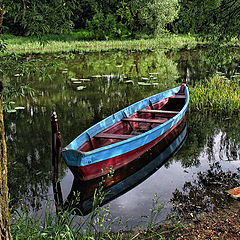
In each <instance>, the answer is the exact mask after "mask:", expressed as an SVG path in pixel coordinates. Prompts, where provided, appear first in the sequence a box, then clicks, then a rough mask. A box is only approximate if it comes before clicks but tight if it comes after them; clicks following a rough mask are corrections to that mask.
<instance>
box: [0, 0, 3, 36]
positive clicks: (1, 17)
mask: <svg viewBox="0 0 240 240" xmlns="http://www.w3.org/2000/svg"><path fill="white" fill-rule="evenodd" d="M2 23H3V9H2V3H1V0H0V34H1V33H2Z"/></svg>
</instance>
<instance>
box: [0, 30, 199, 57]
mask: <svg viewBox="0 0 240 240" xmlns="http://www.w3.org/2000/svg"><path fill="white" fill-rule="evenodd" d="M2 38H3V39H4V40H5V42H6V43H7V49H6V51H5V54H10V53H21V54H26V53H56V52H74V51H75V52H92V51H110V50H154V49H158V48H162V49H165V48H166V49H170V48H183V47H194V46H196V44H197V41H196V40H195V38H194V37H193V36H191V35H174V34H168V35H163V36H161V37H157V38H154V39H141V40H108V41H95V40H91V41H83V40H78V38H76V37H75V35H74V34H69V35H67V36H66V34H65V35H58V36H56V35H47V36H45V37H44V41H43V43H44V44H43V45H42V44H41V43H40V41H39V39H37V38H34V37H19V36H13V35H9V34H5V35H4V34H3V35H2Z"/></svg>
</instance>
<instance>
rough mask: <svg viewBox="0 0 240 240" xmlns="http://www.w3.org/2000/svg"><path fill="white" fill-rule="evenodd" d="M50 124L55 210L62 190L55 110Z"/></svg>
mask: <svg viewBox="0 0 240 240" xmlns="http://www.w3.org/2000/svg"><path fill="white" fill-rule="evenodd" d="M51 125H52V172H53V178H52V179H53V192H54V199H55V203H56V210H57V211H58V209H59V207H61V204H62V203H63V198H62V190H61V185H60V175H61V151H62V137H61V134H60V131H59V124H58V118H57V114H56V112H53V114H52V117H51Z"/></svg>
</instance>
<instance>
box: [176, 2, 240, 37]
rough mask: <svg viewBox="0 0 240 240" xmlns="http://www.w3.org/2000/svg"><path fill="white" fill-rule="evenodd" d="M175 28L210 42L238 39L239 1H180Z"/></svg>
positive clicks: (239, 21) (239, 25) (239, 23)
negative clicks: (198, 35)
mask: <svg viewBox="0 0 240 240" xmlns="http://www.w3.org/2000/svg"><path fill="white" fill-rule="evenodd" d="M179 4H180V11H179V19H178V20H177V21H176V22H175V28H176V29H177V31H178V32H182V33H188V32H192V33H197V34H200V35H201V36H202V37H203V38H209V39H212V40H218V41H223V40H229V39H230V38H232V37H237V38H239V34H240V32H239V28H240V18H239V17H240V0H193V1H188V0H180V1H179Z"/></svg>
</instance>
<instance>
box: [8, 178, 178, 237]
mask: <svg viewBox="0 0 240 240" xmlns="http://www.w3.org/2000/svg"><path fill="white" fill-rule="evenodd" d="M103 184H104V181H102V182H100V184H99V188H98V189H96V191H95V193H94V200H93V210H92V212H91V213H90V214H89V215H87V217H85V218H82V219H80V218H81V217H79V216H76V215H74V212H76V211H77V212H79V210H78V209H76V208H73V207H69V208H68V209H65V210H62V211H58V212H57V213H55V212H54V210H53V209H54V204H50V203H49V204H46V206H45V214H44V217H43V216H42V217H41V218H39V216H38V215H37V214H35V213H34V212H33V213H31V212H30V211H28V209H26V208H25V209H24V210H23V211H20V212H19V211H15V212H14V213H13V215H12V218H11V234H12V238H13V239H16V240H18V239H19V240H25V239H31V240H34V239H36V240H41V239H68V240H70V239H71V240H72V239H93V240H94V239H99V240H108V239H109V240H113V239H115V240H121V239H132V240H133V239H136V238H137V239H174V236H175V235H176V233H177V232H178V231H179V229H180V228H181V225H180V224H179V223H177V224H176V223H173V224H171V225H163V226H159V223H158V222H157V218H158V217H159V214H161V209H162V208H163V206H162V204H161V205H160V204H159V203H158V200H159V197H158V196H157V195H156V194H155V196H154V198H153V205H152V208H151V211H150V215H149V216H142V218H144V221H145V223H146V224H147V227H146V229H145V230H139V231H132V230H130V229H129V228H128V227H127V224H124V223H123V221H122V219H121V218H120V217H117V218H112V215H111V213H110V211H109V206H103V207H101V204H102V201H103V200H104V197H105V196H106V194H108V193H106V192H104V191H103ZM77 199H78V200H76V201H79V200H80V195H77ZM74 206H75V205H74ZM113 224H115V226H116V225H117V226H118V229H123V230H124V231H119V232H113V231H112V225H113ZM166 226H167V228H166ZM162 233H163V234H166V233H167V238H165V237H164V235H163V234H162Z"/></svg>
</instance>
